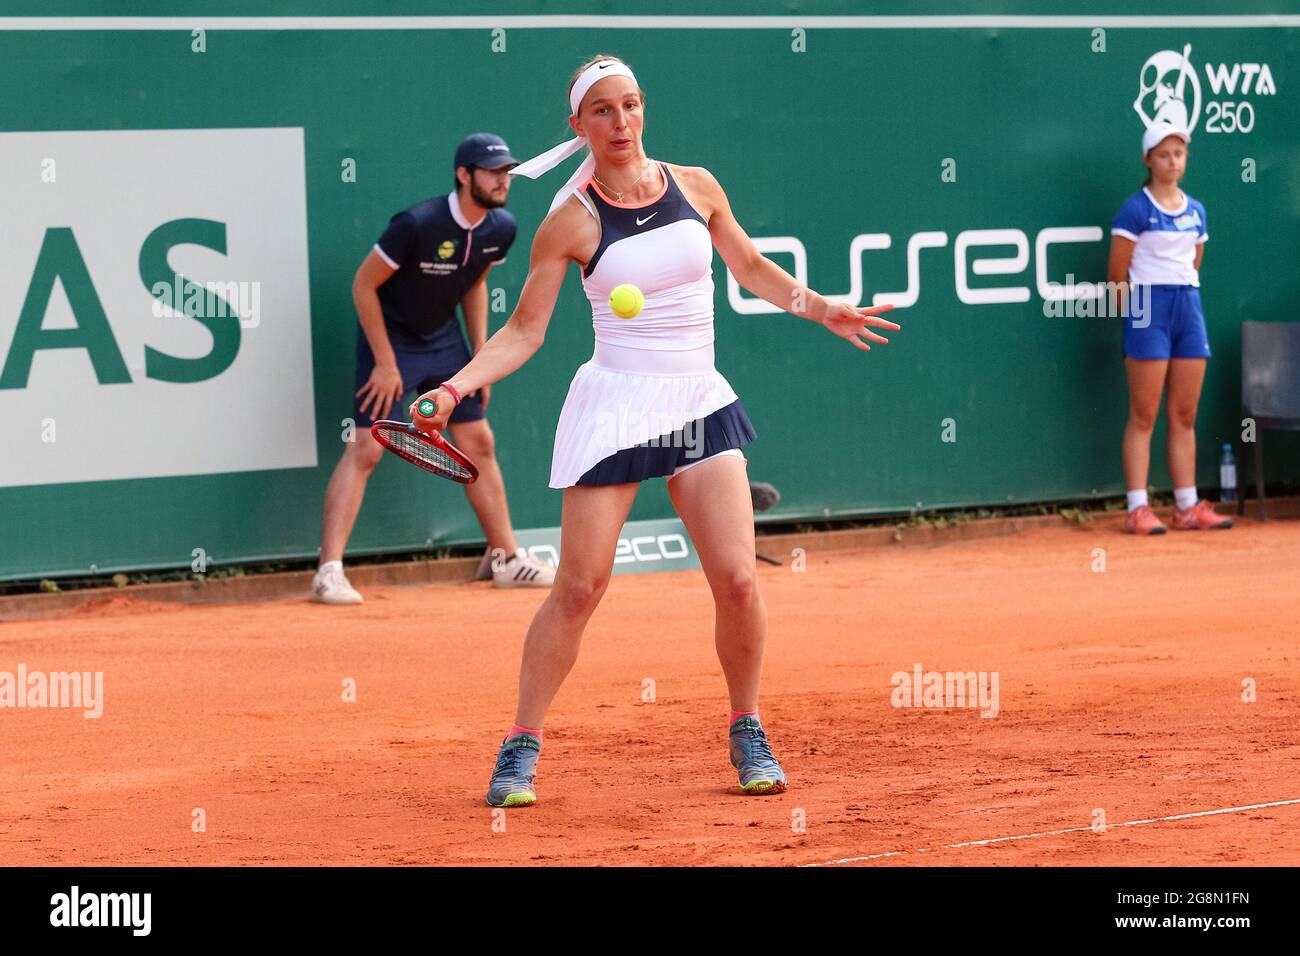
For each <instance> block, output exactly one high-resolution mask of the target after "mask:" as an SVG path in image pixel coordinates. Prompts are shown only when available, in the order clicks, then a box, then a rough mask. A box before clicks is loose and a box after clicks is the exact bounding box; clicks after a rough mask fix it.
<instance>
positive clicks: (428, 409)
mask: <svg viewBox="0 0 1300 956" xmlns="http://www.w3.org/2000/svg"><path fill="white" fill-rule="evenodd" d="M419 408H420V414H421V415H423V416H424V417H425V418H431V417H433V413H434V412H436V411H437V410H438V406H437V405H435V404H434V403H433V402H431V401H429V400H428V399H427V398H426V399H425V400H424V401H422V402H421V403H420V405H419Z"/></svg>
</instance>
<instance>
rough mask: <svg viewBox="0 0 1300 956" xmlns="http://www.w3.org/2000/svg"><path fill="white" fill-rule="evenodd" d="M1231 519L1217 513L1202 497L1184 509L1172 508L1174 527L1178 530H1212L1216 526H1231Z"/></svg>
mask: <svg viewBox="0 0 1300 956" xmlns="http://www.w3.org/2000/svg"><path fill="white" fill-rule="evenodd" d="M1231 527H1232V519H1231V518H1225V517H1224V516H1223V515H1221V514H1217V513H1216V512H1215V510H1214V505H1212V504H1210V503H1209V502H1208V501H1206V500H1205V499H1204V498H1202V499H1201V500H1200V501H1198V502H1196V504H1194V505H1192V506H1191V507H1190V508H1188V509H1187V510H1186V511H1180V510H1178V509H1177V508H1175V509H1174V528H1175V529H1177V530H1178V531H1201V530H1206V531H1212V530H1214V529H1216V528H1231Z"/></svg>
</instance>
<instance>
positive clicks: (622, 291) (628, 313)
mask: <svg viewBox="0 0 1300 956" xmlns="http://www.w3.org/2000/svg"><path fill="white" fill-rule="evenodd" d="M644 306H645V293H644V292H642V291H641V290H640V289H638V288H637V287H636V286H634V285H632V284H631V283H624V284H623V285H620V286H616V287H615V289H614V291H613V292H611V293H610V294H609V309H610V311H611V312H613V313H614V314H615V315H617V316H618V317H619V318H620V319H633V318H636V316H637V313H639V312H640V311H641V309H642V307H644Z"/></svg>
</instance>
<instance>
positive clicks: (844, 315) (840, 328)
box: [822, 302, 902, 352]
mask: <svg viewBox="0 0 1300 956" xmlns="http://www.w3.org/2000/svg"><path fill="white" fill-rule="evenodd" d="M892 308H893V306H892V305H876V306H872V307H871V308H869V309H862V308H858V307H857V306H854V305H849V304H848V303H847V302H828V303H827V304H826V315H825V317H824V318H823V319H822V325H824V326H826V328H828V329H830V330H831V331H832V332H834V333H835V334H836V335H838V336H839V337H840V338H842V339H848V340H849V341H850V342H852V343H853V344H854V345H856V346H857V347H858V348H860V349H862V350H863V351H865V352H870V351H871V346H870V345H868V344H867V343H866V342H865V341H863V340H864V339H870V340H871V341H873V342H880V343H882V344H883V343H885V342H888V341H889V339H887V338H885V337H884V336H883V335H877V334H876V333H875V332H872V331H871V327H873V326H874V327H875V328H877V329H890V330H892V331H894V332H897V331H898V330H899V329H901V328H902V326H901V325H899V324H898V323H896V322H890V321H889V320H888V319H881V318H877V316H879V315H880V314H881V313H882V312H888V311H889V310H890V309H892Z"/></svg>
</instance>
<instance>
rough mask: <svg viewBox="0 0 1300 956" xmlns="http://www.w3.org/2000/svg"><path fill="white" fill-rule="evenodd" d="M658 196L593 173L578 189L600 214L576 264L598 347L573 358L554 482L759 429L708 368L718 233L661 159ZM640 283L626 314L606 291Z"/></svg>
mask: <svg viewBox="0 0 1300 956" xmlns="http://www.w3.org/2000/svg"><path fill="white" fill-rule="evenodd" d="M659 168H660V169H661V170H662V171H663V177H664V188H663V189H662V190H661V192H660V194H659V195H658V196H657V197H655V198H654V199H651V200H649V201H647V202H644V203H641V204H637V205H634V204H625V203H616V202H614V201H613V200H612V199H610V198H608V197H607V196H605V195H604V194H603V193H601V191H600V190H599V188H598V187H597V186H596V184H595V183H593V182H588V183H587V184H586V185H584V187H583V188H582V190H581V191H579V192H577V193H575V195H576V196H577V197H578V199H579V200H580V201H581V202H582V203H583V205H584V206H586V207H587V210H588V211H589V212H590V213H591V214H592V215H593V216H595V217H596V218H597V219H598V220H599V222H600V229H601V234H600V244H599V245H598V246H597V247H596V252H595V254H594V255H593V256H592V257H591V261H590V262H589V263H587V266H586V268H584V269H583V273H582V285H583V288H584V289H585V290H586V292H587V298H588V299H590V300H591V319H592V324H593V325H594V326H595V332H596V348H595V354H593V355H592V357H591V359H590V360H589V361H587V362H585V363H584V364H583V365H582V366H580V367H579V368H578V371H577V373H576V374H575V375H574V377H573V383H572V384H571V385H570V386H569V394H568V397H567V398H566V399H565V401H564V409H563V410H562V411H561V412H560V420H559V423H558V424H557V425H556V428H555V453H554V456H553V458H552V459H551V483H550V485H551V487H552V488H568V487H571V486H573V485H617V484H624V483H627V482H636V481H643V480H645V479H646V478H656V477H663V476H668V477H671V476H672V475H673V474H674V473H676V472H677V471H678V470H680V469H682V468H687V467H690V466H692V465H694V464H698V463H699V462H701V461H704V460H705V459H706V458H711V457H713V456H714V455H718V454H733V455H739V454H740V452H739V451H738V449H740V448H742V447H743V446H744V445H746V444H748V443H749V442H751V441H753V440H754V438H755V434H754V427H753V425H752V424H751V423H750V421H749V416H748V415H747V414H746V413H745V408H744V406H743V405H742V404H741V403H740V399H739V398H737V397H736V393H735V392H734V391H733V390H732V388H731V386H730V385H729V384H728V383H727V380H726V379H725V378H723V377H722V375H721V374H720V373H719V372H718V370H717V369H716V368H714V366H713V243H712V240H711V238H710V236H709V229H708V226H707V225H706V224H705V222H704V218H703V217H702V216H701V215H700V214H699V213H698V212H696V210H695V208H694V207H693V206H691V204H690V203H689V202H687V200H686V197H685V196H684V195H683V194H682V191H681V189H680V188H679V187H678V185H677V183H676V181H675V180H674V179H673V177H672V174H671V173H669V172H668V168H667V166H665V165H664V164H663V163H659ZM624 283H630V284H632V285H635V286H637V287H638V288H639V289H641V291H642V292H643V293H645V306H644V307H643V308H642V309H641V311H640V313H639V314H638V315H637V316H636V317H635V318H632V319H620V318H619V317H618V316H616V315H614V314H613V312H611V311H610V307H609V295H610V292H612V291H613V290H614V288H615V287H616V286H619V285H623V284H624Z"/></svg>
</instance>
